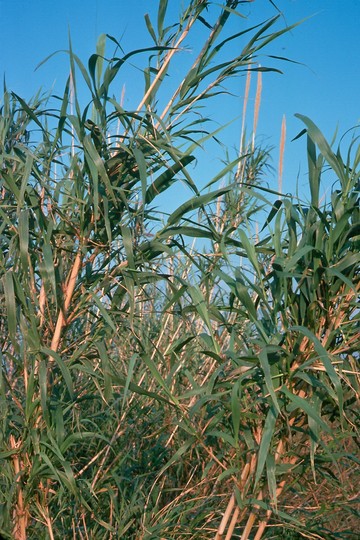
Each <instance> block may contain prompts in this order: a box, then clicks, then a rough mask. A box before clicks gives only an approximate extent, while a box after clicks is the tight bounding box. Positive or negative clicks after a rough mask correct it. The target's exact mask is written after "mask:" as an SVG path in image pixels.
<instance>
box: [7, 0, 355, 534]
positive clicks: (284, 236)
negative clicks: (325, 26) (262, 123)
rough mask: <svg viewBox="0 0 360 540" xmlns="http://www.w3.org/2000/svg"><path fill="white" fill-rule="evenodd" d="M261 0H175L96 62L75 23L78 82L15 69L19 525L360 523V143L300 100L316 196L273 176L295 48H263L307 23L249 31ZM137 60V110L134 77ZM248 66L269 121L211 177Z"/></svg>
mask: <svg viewBox="0 0 360 540" xmlns="http://www.w3.org/2000/svg"><path fill="white" fill-rule="evenodd" d="M241 4H242V2H240V1H236V0H226V2H225V3H224V5H223V6H221V7H220V6H218V5H217V4H212V3H210V2H204V1H202V0H191V1H189V2H187V3H186V5H185V8H184V11H183V12H182V14H181V15H180V17H179V20H178V21H176V22H175V24H170V23H169V22H168V19H167V1H166V0H160V1H159V9H158V16H157V21H156V24H154V22H153V21H151V20H150V18H149V17H148V16H146V18H145V22H146V25H147V29H148V31H149V34H150V36H151V38H152V40H153V42H154V44H153V45H152V46H150V47H147V48H139V49H138V50H136V51H132V52H124V51H123V46H122V44H121V43H118V42H117V40H116V39H115V38H114V37H110V36H100V38H99V41H98V44H97V49H96V53H94V54H93V55H92V56H91V57H90V59H89V61H88V65H87V66H85V65H84V64H83V63H82V61H81V60H80V58H79V57H78V56H77V55H76V54H75V52H74V51H73V50H72V47H71V43H70V47H69V51H68V57H69V65H70V75H69V79H68V80H67V81H66V84H65V89H64V92H63V94H62V95H61V96H44V95H40V94H39V95H37V96H35V97H34V98H33V100H31V101H30V102H27V101H25V100H24V99H22V98H21V96H17V95H15V94H14V93H12V92H10V91H9V90H8V89H7V88H6V87H5V88H4V97H3V101H2V106H1V115H0V159H1V163H0V171H1V172H0V213H1V225H0V243H1V252H0V277H1V281H0V325H1V335H2V336H3V338H2V340H1V371H0V374H1V378H0V400H1V409H0V410H1V413H0V419H1V423H0V426H1V427H0V440H1V447H0V463H1V465H0V471H1V472H0V505H1V506H0V534H1V536H2V537H3V538H9V539H10V538H13V539H15V540H26V539H27V538H29V539H30V538H44V539H45V538H49V539H51V540H55V539H57V538H74V539H75V538H76V539H90V538H91V539H97V538H99V539H100V538H101V539H104V538H108V539H109V540H110V539H115V538H124V539H126V538H128V539H129V540H130V539H136V540H140V539H143V540H145V539H146V540H150V539H153V540H158V539H160V538H161V539H165V538H166V539H168V538H169V539H170V538H174V539H175V538H176V539H179V540H181V539H184V540H185V539H193V540H196V539H197V540H200V539H205V538H216V539H217V540H224V539H226V540H230V539H231V538H240V539H241V540H247V539H250V538H251V539H255V540H260V538H279V537H280V536H279V534H280V535H282V536H281V537H283V538H300V537H306V538H314V539H315V538H352V537H353V538H356V531H357V528H358V527H357V526H358V525H359V514H358V513H357V512H358V506H357V504H358V500H357V498H356V497H357V493H356V481H355V479H356V478H358V477H359V469H358V460H357V458H356V445H357V444H358V402H359V370H358V360H359V357H358V344H359V313H358V303H357V301H358V294H359V159H360V150H359V145H358V140H357V139H356V137H354V138H353V140H352V141H351V143H350V144H349V145H348V150H347V151H346V152H345V155H344V154H343V150H342V149H341V148H340V147H339V149H338V150H336V151H335V152H334V151H333V150H332V149H331V145H329V144H328V143H327V141H326V140H325V138H324V137H323V135H322V133H321V132H320V130H319V129H318V128H317V127H316V126H315V125H314V124H313V123H312V122H311V120H310V119H308V118H306V117H304V116H299V120H300V121H301V122H302V123H303V125H304V129H303V131H302V132H301V133H300V136H305V137H306V140H307V146H306V149H307V155H308V163H309V200H307V201H306V200H301V199H300V198H299V197H295V196H294V195H292V196H290V195H285V194H283V195H282V194H281V193H280V191H281V189H279V191H277V190H274V189H273V188H272V187H271V186H269V185H268V184H267V183H266V182H265V180H264V175H265V173H267V172H268V168H269V154H270V151H269V149H267V148H262V147H261V146H259V145H258V143H257V140H256V137H255V135H256V133H255V132H256V126H257V122H258V117H259V107H260V100H261V84H262V79H261V74H262V73H263V72H265V71H267V70H278V68H275V67H273V66H269V67H266V68H265V67H259V62H258V58H257V57H258V55H260V54H261V53H262V50H263V48H265V47H266V48H268V47H269V46H271V42H272V41H273V40H275V39H276V38H278V37H279V36H281V35H282V34H284V33H285V32H287V31H288V30H289V28H288V27H286V28H281V29H280V30H278V29H277V27H276V26H275V25H276V24H278V17H275V18H273V19H271V20H269V21H266V22H265V23H263V24H261V25H258V26H256V27H254V28H246V29H244V30H242V31H239V32H238V33H236V34H231V33H230V34H229V33H228V24H229V21H231V20H232V19H233V18H237V17H238V16H239V12H240V11H241ZM199 29H201V32H205V31H206V32H207V35H206V36H205V38H204V41H203V43H200V45H199V47H198V54H197V55H196V54H195V55H194V58H196V59H195V60H194V61H193V63H192V65H191V66H190V67H189V69H188V70H186V71H185V72H181V74H180V75H179V65H180V64H176V66H177V68H176V69H175V70H174V71H172V66H173V65H174V62H177V59H178V57H179V55H181V54H186V53H185V52H184V49H183V47H184V45H185V44H186V43H188V42H189V41H190V42H191V39H192V35H193V32H198V31H199ZM235 45H236V46H235ZM109 46H114V47H115V53H114V54H113V56H110V58H109V56H108V53H107V50H108V48H109ZM234 51H237V52H236V53H235V54H234ZM239 51H240V52H239ZM144 59H145V60H144ZM49 61H51V59H49ZM133 63H136V67H137V70H136V71H137V72H138V73H139V72H141V74H142V76H143V80H144V90H143V97H142V98H141V100H140V102H139V103H136V104H135V105H134V106H133V108H132V109H130V108H125V106H124V102H123V101H122V100H120V102H119V99H117V98H116V97H114V96H115V95H117V96H118V95H119V94H120V91H121V90H120V91H119V88H120V89H121V87H119V86H117V81H118V80H119V79H120V77H121V75H122V73H123V72H126V70H127V69H128V68H129V69H130V68H131V65H132V64H133ZM262 63H263V62H262ZM184 65H185V64H184ZM139 66H141V71H139ZM254 72H255V73H254ZM240 75H243V76H244V80H245V81H247V82H246V84H245V99H244V117H245V112H246V106H247V102H248V99H249V88H250V81H251V78H254V75H255V76H256V78H257V91H256V93H255V102H256V104H255V107H254V121H253V126H254V129H253V133H251V134H250V135H249V137H248V138H247V137H246V132H245V122H244V123H243V129H242V133H241V136H240V148H239V150H238V151H237V152H236V154H235V155H233V156H230V157H229V156H227V157H226V160H225V163H224V164H223V165H222V166H221V167H220V168H219V170H218V171H217V172H216V173H215V174H214V176H213V178H209V179H208V181H207V183H206V185H205V187H203V189H202V190H200V188H199V186H198V185H197V183H196V181H195V180H194V177H195V172H194V164H195V163H196V160H199V161H200V160H201V156H202V154H201V152H202V147H206V145H207V144H210V143H211V144H212V143H213V141H219V139H220V138H221V129H222V128H224V126H225V125H226V121H224V125H222V126H220V128H219V127H217V126H216V127H215V128H211V122H210V116H211V114H210V111H211V104H212V103H213V102H214V100H216V99H218V98H219V96H221V99H226V84H228V82H229V81H230V80H231V79H232V78H233V77H236V76H240ZM176 77H178V79H176ZM169 80H170V81H171V84H169V82H168V81H169ZM84 87H85V89H86V92H87V95H88V102H87V103H86V99H85V98H84V97H83V96H84V94H83V92H84ZM80 88H81V92H80V90H79V89H80ZM80 94H81V98H80ZM84 101H85V105H84ZM281 132H282V136H281V144H280V146H281V149H282V152H281V153H282V154H283V149H284V144H285V123H283V127H282V130H281ZM324 169H327V175H331V176H332V178H333V181H334V185H333V189H332V191H331V195H330V197H329V198H328V199H327V200H324V201H322V200H321V174H322V171H323V170H324ZM281 170H282V167H281V166H280V176H279V178H280V179H281ZM180 182H182V183H183V184H185V185H186V187H187V189H188V190H189V193H190V195H189V198H188V199H187V200H186V201H185V202H184V203H182V204H181V205H179V206H178V207H177V208H175V209H174V210H172V211H171V212H170V213H166V212H162V211H161V208H158V207H157V206H156V205H157V204H158V200H161V199H160V198H158V197H159V196H160V195H162V196H163V195H164V194H165V192H168V193H176V184H179V183H180ZM279 185H281V182H279ZM174 188H175V191H174ZM170 190H171V191H170ZM264 216H265V217H264ZM334 514H336V515H337V516H339V518H336V519H333V515H334ZM279 531H281V532H280V533H279ZM351 535H353V536H351Z"/></svg>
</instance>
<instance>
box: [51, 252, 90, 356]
mask: <svg viewBox="0 0 360 540" xmlns="http://www.w3.org/2000/svg"><path fill="white" fill-rule="evenodd" d="M81 261H82V257H81V250H80V249H79V251H78V253H77V255H76V258H75V261H74V264H73V267H72V269H71V272H70V274H69V277H68V279H67V283H66V286H65V299H64V309H61V308H60V312H59V315H58V318H57V321H56V326H55V331H54V335H53V338H52V340H51V346H50V348H51V350H52V351H54V352H56V351H57V350H58V348H59V343H60V338H61V330H62V328H63V326H64V325H65V322H66V313H67V310H68V309H69V306H70V302H71V298H72V295H73V292H74V289H75V284H76V279H77V276H78V274H79V271H80V269H81Z"/></svg>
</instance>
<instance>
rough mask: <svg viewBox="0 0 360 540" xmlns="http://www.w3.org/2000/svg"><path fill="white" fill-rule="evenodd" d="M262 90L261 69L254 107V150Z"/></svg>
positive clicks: (253, 147)
mask: <svg viewBox="0 0 360 540" xmlns="http://www.w3.org/2000/svg"><path fill="white" fill-rule="evenodd" d="M259 67H260V66H259ZM261 92H262V73H261V71H258V76H257V85H256V95H255V108H254V124H253V139H252V148H251V150H252V151H254V149H255V137H256V130H257V125H258V121H259V113H260V104H261Z"/></svg>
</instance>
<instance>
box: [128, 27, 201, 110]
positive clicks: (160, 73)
mask: <svg viewBox="0 0 360 540" xmlns="http://www.w3.org/2000/svg"><path fill="white" fill-rule="evenodd" d="M195 21H196V17H192V18H190V19H189V21H188V23H187V25H186V26H185V28H184V30H183V32H182V34H181V35H180V37H179V39H178V40H177V42H176V43H175V44H174V45H173V48H172V49H171V50H170V51H169V52H168V53H167V55H166V57H165V60H164V63H163V65H162V66H161V68H160V69H159V71H158V73H157V75H156V77H155V78H154V80H153V82H152V83H151V85H150V86H149V88H148V90H147V92H146V93H145V95H144V97H143V98H142V100H141V101H140V103H139V105H138V106H137V110H138V111H139V110H140V109H141V108H142V107H143V106H144V105H145V103H146V102H147V100H148V98H149V96H150V95H151V92H152V91H153V90H154V88H155V87H156V85H157V84H158V82H159V81H160V80H161V77H162V76H163V75H164V74H165V72H166V70H167V68H168V66H169V64H170V61H171V59H172V57H173V56H174V54H175V53H176V52H177V51H178V49H179V47H180V45H181V43H182V42H183V41H184V39H185V38H186V36H187V35H188V33H189V31H190V29H191V27H192V25H193V24H194V22H195Z"/></svg>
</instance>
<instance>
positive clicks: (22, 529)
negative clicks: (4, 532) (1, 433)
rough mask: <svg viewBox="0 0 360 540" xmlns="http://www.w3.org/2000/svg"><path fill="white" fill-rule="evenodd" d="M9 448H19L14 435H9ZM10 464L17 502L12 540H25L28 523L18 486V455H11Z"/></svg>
mask: <svg viewBox="0 0 360 540" xmlns="http://www.w3.org/2000/svg"><path fill="white" fill-rule="evenodd" d="M9 441H10V448H12V449H17V448H19V447H20V445H21V442H20V441H16V440H15V437H14V435H10V438H9ZM12 462H13V467H14V473H15V478H16V491H17V501H16V507H15V510H14V528H13V536H14V540H26V538H27V535H26V528H27V523H28V512H27V509H26V507H25V503H24V496H23V491H22V488H21V485H20V470H21V468H20V459H19V456H18V454H17V453H16V454H13V456H12Z"/></svg>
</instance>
